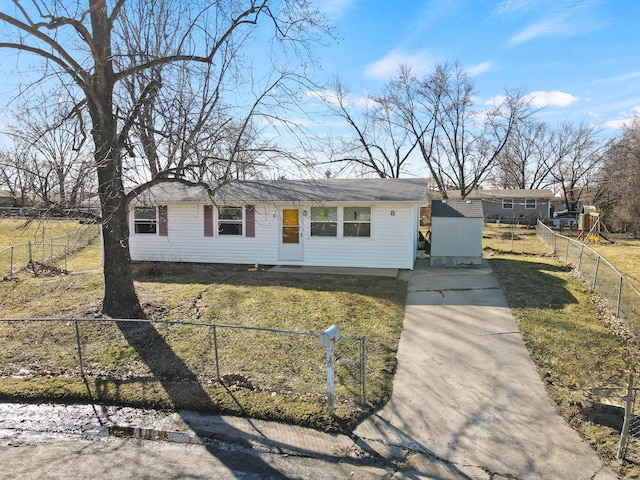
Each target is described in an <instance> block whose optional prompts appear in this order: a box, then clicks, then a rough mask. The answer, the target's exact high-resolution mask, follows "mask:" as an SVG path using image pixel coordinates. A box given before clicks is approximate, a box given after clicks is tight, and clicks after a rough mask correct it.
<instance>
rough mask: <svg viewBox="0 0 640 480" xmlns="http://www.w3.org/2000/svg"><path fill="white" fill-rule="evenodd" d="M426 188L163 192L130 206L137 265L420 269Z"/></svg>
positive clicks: (357, 183)
mask: <svg viewBox="0 0 640 480" xmlns="http://www.w3.org/2000/svg"><path fill="white" fill-rule="evenodd" d="M427 199H428V196H427V183H426V180H424V179H322V180H276V181H236V182H231V183H228V184H225V185H220V186H212V187H211V188H205V187H204V186H197V187H194V186H187V185H184V184H181V183H160V184H158V185H155V186H153V187H151V188H150V189H148V190H146V191H144V192H143V193H142V194H140V195H139V196H138V197H136V198H135V199H133V200H132V202H131V203H130V206H129V212H130V214H129V223H130V232H131V233H130V238H129V245H130V252H131V258H132V259H133V260H149V261H173V262H204V263H239V264H256V263H258V264H263V265H283V264H284V265H300V266H303V265H308V266H329V267H331V266H335V267H371V268H400V269H412V268H413V265H414V262H415V258H416V251H417V243H418V236H419V234H418V227H419V211H420V207H421V206H423V205H425V204H426V203H427V201H428V200H427Z"/></svg>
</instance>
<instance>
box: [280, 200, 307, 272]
mask: <svg viewBox="0 0 640 480" xmlns="http://www.w3.org/2000/svg"><path fill="white" fill-rule="evenodd" d="M280 260H296V261H300V260H302V235H300V211H299V210H298V209H297V208H285V209H283V210H282V227H281V229H280Z"/></svg>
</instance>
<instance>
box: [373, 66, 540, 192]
mask: <svg viewBox="0 0 640 480" xmlns="http://www.w3.org/2000/svg"><path fill="white" fill-rule="evenodd" d="M380 102H381V103H383V104H384V105H385V106H386V108H388V109H391V110H393V111H394V112H395V114H396V115H397V116H398V118H399V120H398V123H399V124H401V125H403V126H404V128H405V129H406V130H407V132H409V133H410V135H411V136H412V138H413V139H414V140H415V141H416V142H417V145H418V148H419V151H420V154H421V155H422V159H423V160H424V162H425V164H426V166H427V167H428V168H429V171H430V174H431V176H432V178H433V180H434V182H435V184H436V186H437V188H438V190H439V191H440V193H441V194H442V195H443V197H445V198H446V196H447V190H448V189H457V190H460V193H461V195H462V197H463V198H464V197H466V196H467V195H468V194H469V193H470V192H471V191H473V190H474V189H476V188H477V187H478V186H479V185H480V184H481V183H482V182H483V181H484V180H485V178H486V177H487V175H488V174H489V172H490V170H491V168H493V167H494V166H495V165H496V163H497V161H498V157H499V155H500V153H501V152H502V150H503V149H504V148H505V146H506V144H507V141H508V139H509V137H510V136H511V134H512V132H513V130H514V128H515V126H516V125H517V124H518V122H520V121H522V120H524V119H525V118H527V117H528V116H529V115H530V114H531V111H530V108H529V105H528V103H527V102H526V101H524V100H523V98H522V97H521V95H520V94H518V93H515V94H511V93H508V94H507V95H506V96H505V97H504V98H503V99H502V100H501V101H500V102H497V103H495V104H494V105H493V106H492V107H490V108H489V109H488V110H479V109H478V108H477V107H476V105H475V104H474V97H473V82H472V80H471V79H470V78H469V76H468V75H467V74H466V73H465V72H464V71H463V70H462V68H461V67H460V66H459V65H458V64H454V65H451V64H449V63H444V64H437V65H436V66H435V67H434V69H433V71H432V72H431V73H429V74H428V75H425V76H421V77H419V76H417V75H415V74H413V73H412V72H411V69H410V68H409V67H406V66H402V67H401V68H400V70H399V71H398V74H397V75H396V76H395V77H394V78H393V79H392V80H391V81H390V82H389V83H388V84H387V86H386V88H385V92H384V94H383V96H381V97H380Z"/></svg>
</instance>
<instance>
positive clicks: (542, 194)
mask: <svg viewBox="0 0 640 480" xmlns="http://www.w3.org/2000/svg"><path fill="white" fill-rule="evenodd" d="M447 197H449V198H450V199H460V190H447ZM551 197H553V192H552V191H551V190H549V189H546V188H504V189H497V188H492V189H478V190H472V191H471V192H469V194H468V195H467V197H466V198H467V199H470V200H478V199H483V200H490V199H503V198H537V199H545V200H546V199H548V198H551Z"/></svg>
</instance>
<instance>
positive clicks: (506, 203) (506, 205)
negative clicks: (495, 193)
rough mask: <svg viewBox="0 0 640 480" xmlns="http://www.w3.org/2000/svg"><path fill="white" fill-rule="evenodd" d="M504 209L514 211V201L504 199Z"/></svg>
mask: <svg viewBox="0 0 640 480" xmlns="http://www.w3.org/2000/svg"><path fill="white" fill-rule="evenodd" d="M502 208H504V209H506V210H512V209H513V199H512V198H503V199H502Z"/></svg>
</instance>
